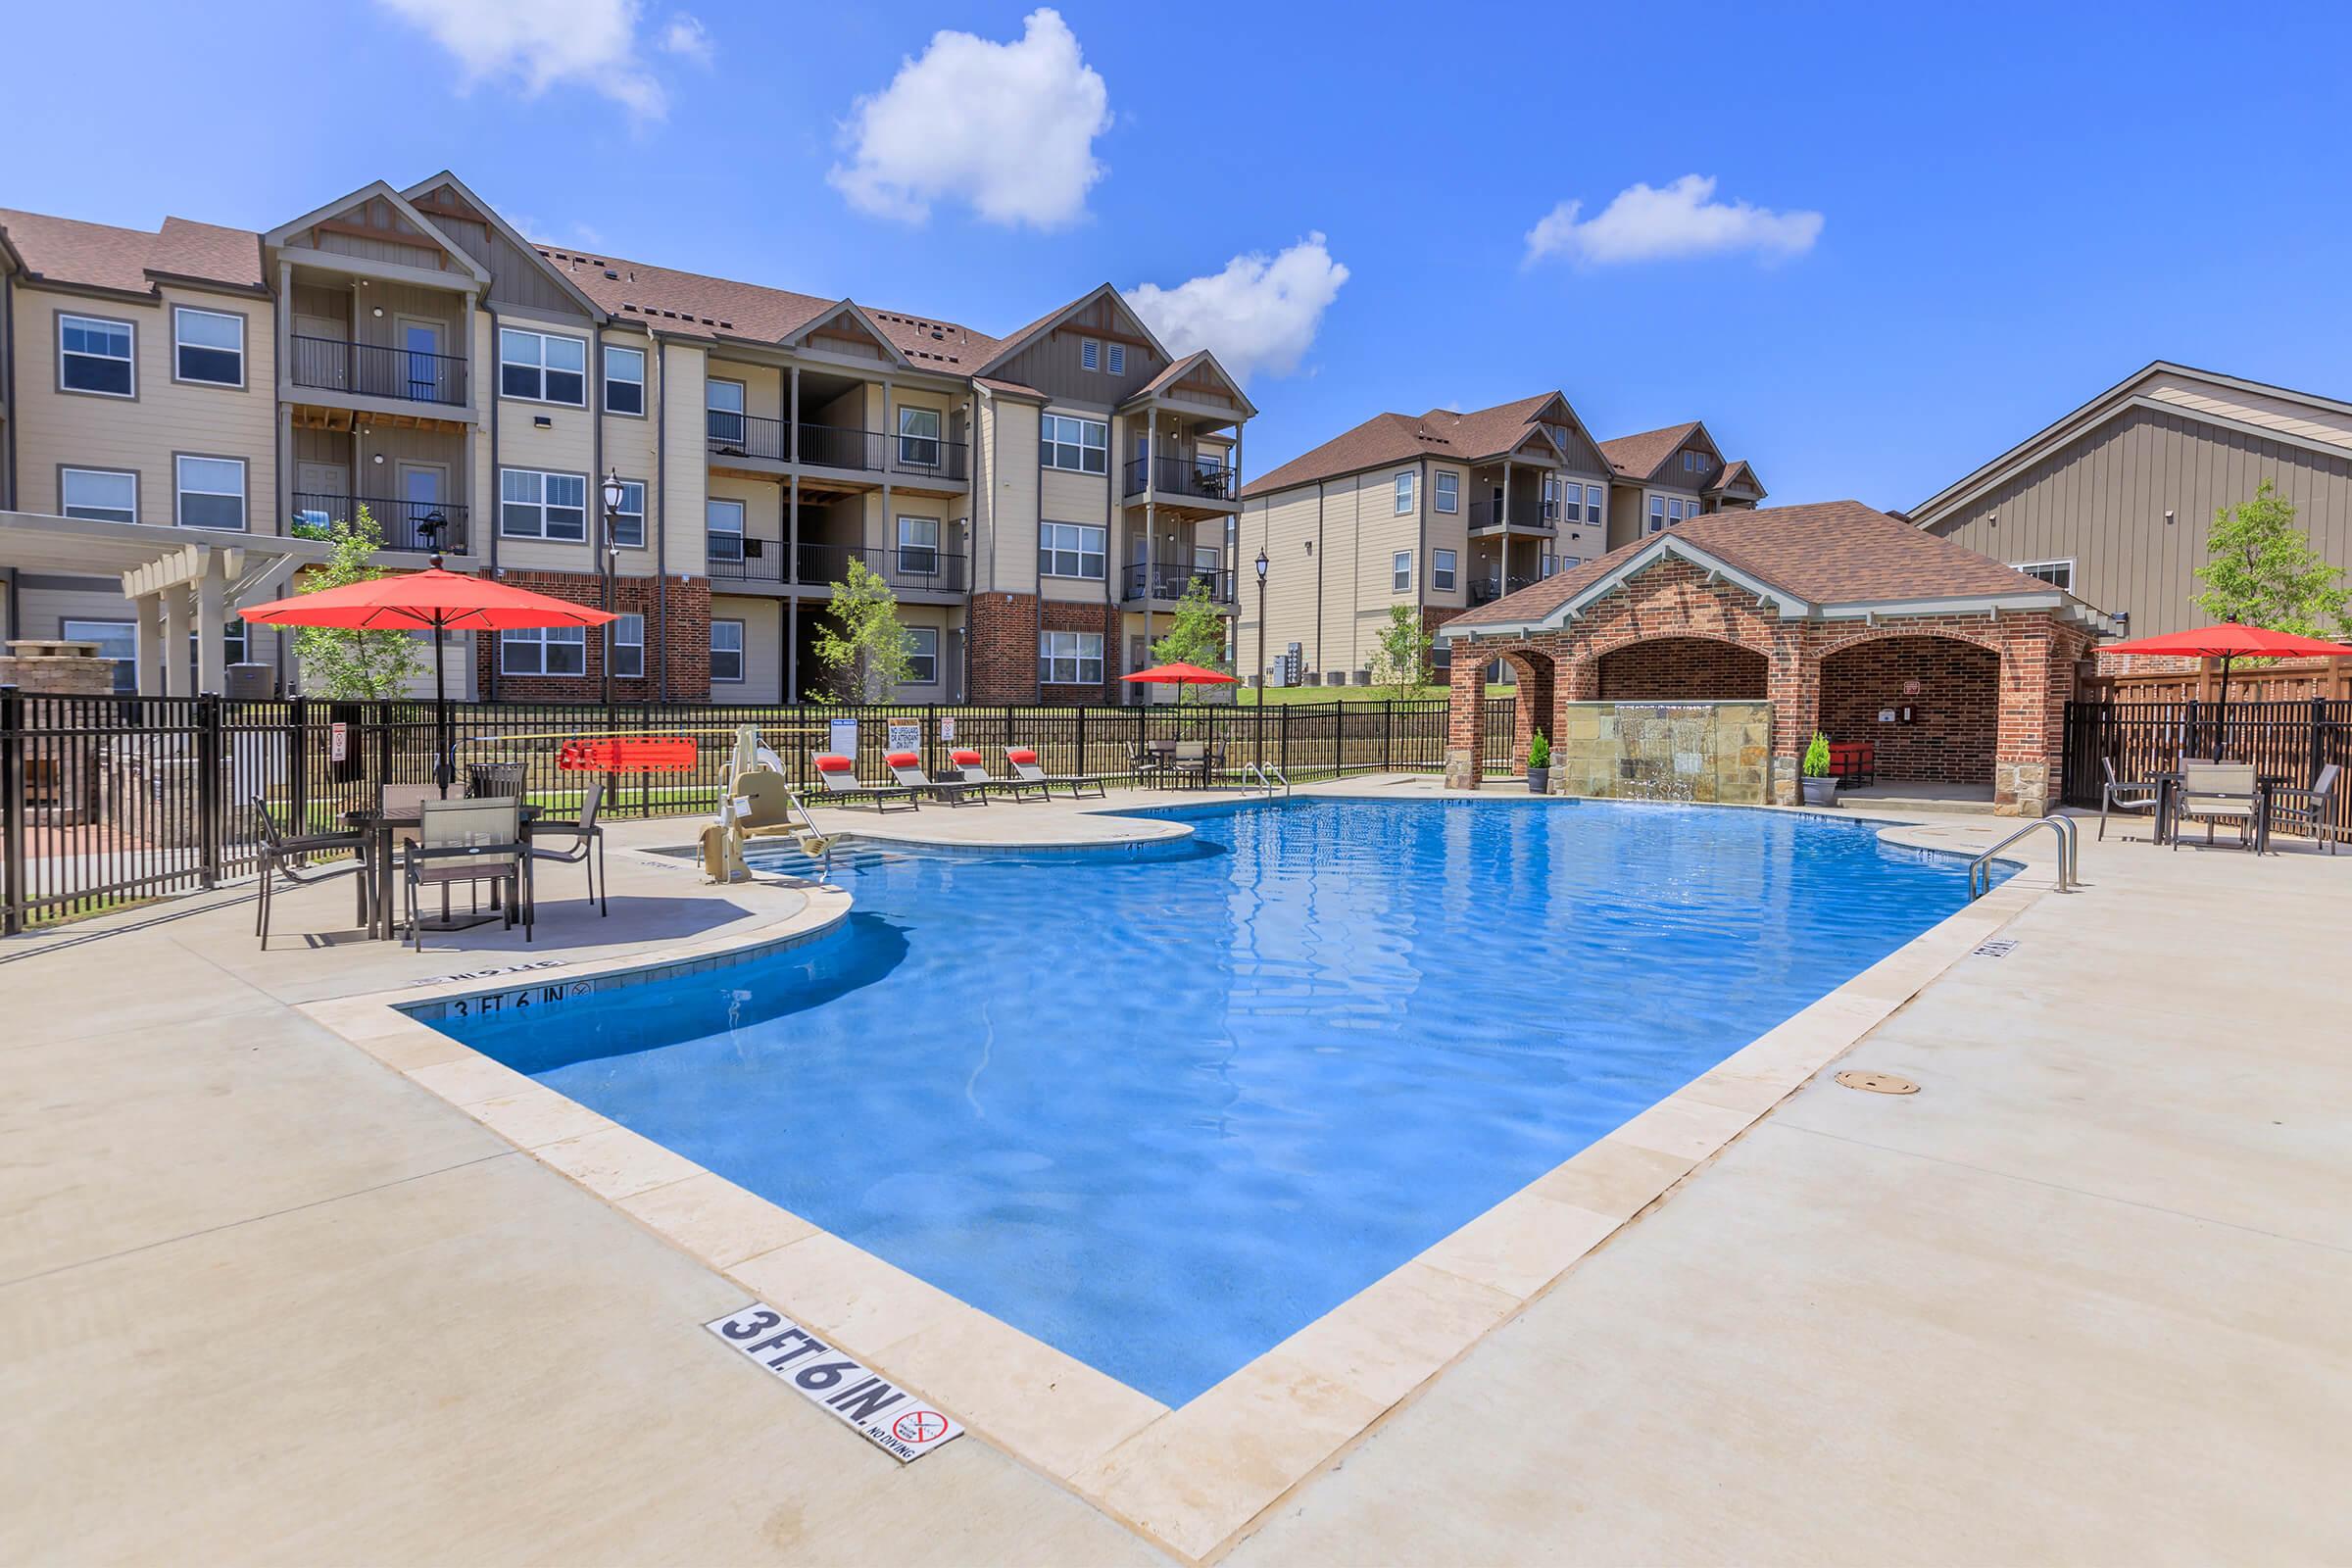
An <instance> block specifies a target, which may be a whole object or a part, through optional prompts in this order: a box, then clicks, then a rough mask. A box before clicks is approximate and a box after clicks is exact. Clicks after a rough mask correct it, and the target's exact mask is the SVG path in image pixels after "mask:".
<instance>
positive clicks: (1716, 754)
mask: <svg viewBox="0 0 2352 1568" xmlns="http://www.w3.org/2000/svg"><path fill="white" fill-rule="evenodd" d="M1557 711H1558V713H1559V723H1560V731H1561V737H1560V740H1559V741H1558V743H1557V744H1556V745H1554V747H1553V748H1552V754H1551V766H1552V776H1551V787H1552V790H1553V792H1554V793H1556V794H1561V795H1591V796H1598V797H1601V798H1603V799H1614V800H1638V801H1691V802H1696V803H1699V804H1702V805H1725V806H1762V805H1764V804H1766V803H1767V802H1768V801H1769V800H1770V799H1771V789H1770V786H1771V771H1772V770H1771V759H1772V705H1771V704H1770V703H1578V702H1567V703H1561V704H1560V705H1559V706H1558V710H1557Z"/></svg>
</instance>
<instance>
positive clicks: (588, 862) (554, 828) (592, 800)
mask: <svg viewBox="0 0 2352 1568" xmlns="http://www.w3.org/2000/svg"><path fill="white" fill-rule="evenodd" d="M519 782H520V781H519V780H517V783H519ZM604 804H605V781H604V778H603V776H602V775H601V774H600V775H598V776H597V777H594V778H591V779H590V780H589V781H588V793H587V795H586V796H585V797H584V798H583V799H582V800H581V802H580V814H579V817H578V819H577V820H575V821H569V822H565V821H558V820H553V819H551V818H548V817H544V816H542V817H539V818H537V819H535V820H534V821H533V822H532V823H531V858H532V859H534V860H554V861H556V862H557V863H559V864H562V865H584V866H586V867H587V868H588V898H589V901H590V902H591V903H593V904H594V905H595V906H596V912H597V913H599V914H611V913H612V912H613V907H612V904H611V902H610V900H611V898H612V893H613V884H612V879H611V877H610V875H609V873H607V871H606V870H605V830H604V829H603V828H601V827H599V826H597V822H596V817H597V812H598V811H599V810H601V809H603V807H604ZM566 838H567V839H569V840H571V846H570V848H568V849H562V850H558V849H551V848H549V847H548V846H547V845H545V844H543V843H541V842H540V841H541V840H543V839H566ZM599 888H602V889H603V892H602V893H601V894H600V893H599V891H598V890H599Z"/></svg>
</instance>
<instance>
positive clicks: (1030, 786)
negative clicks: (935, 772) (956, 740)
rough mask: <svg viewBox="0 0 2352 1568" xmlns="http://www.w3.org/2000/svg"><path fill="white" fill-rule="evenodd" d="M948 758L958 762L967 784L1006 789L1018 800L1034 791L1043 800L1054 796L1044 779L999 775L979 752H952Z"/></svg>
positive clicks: (958, 767)
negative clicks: (1002, 776)
mask: <svg viewBox="0 0 2352 1568" xmlns="http://www.w3.org/2000/svg"><path fill="white" fill-rule="evenodd" d="M948 760H949V761H951V762H953V763H955V764H956V772H958V773H960V774H962V775H963V781H964V782H965V783H966V784H971V785H976V786H978V787H979V788H981V789H984V790H1004V791H1005V793H1007V794H1009V795H1010V796H1011V797H1012V798H1013V799H1014V800H1016V801H1017V800H1019V799H1020V798H1021V797H1022V796H1023V795H1028V794H1031V793H1034V794H1035V796H1036V798H1037V799H1038V800H1041V801H1048V800H1052V799H1053V798H1054V792H1053V791H1052V790H1051V789H1049V788H1048V787H1047V786H1046V785H1045V783H1044V782H1043V781H1042V780H1037V779H1026V778H999V777H997V776H996V775H995V774H994V773H991V772H990V771H989V770H988V767H987V764H985V763H983V762H982V761H981V760H980V754H979V753H978V752H950V753H949V754H948Z"/></svg>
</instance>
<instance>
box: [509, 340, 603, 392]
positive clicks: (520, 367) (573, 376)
mask: <svg viewBox="0 0 2352 1568" xmlns="http://www.w3.org/2000/svg"><path fill="white" fill-rule="evenodd" d="M498 391H499V395H500V396H501V397H509V398H523V399H526V400H528V401H530V402H533V403H568V404H570V405H571V406H572V407H573V408H585V407H587V404H588V340H587V339H586V338H578V337H558V336H557V335H556V334H554V333H553V332H525V331H521V330H519V329H518V328H515V327H512V326H502V327H500V328H499V329H498Z"/></svg>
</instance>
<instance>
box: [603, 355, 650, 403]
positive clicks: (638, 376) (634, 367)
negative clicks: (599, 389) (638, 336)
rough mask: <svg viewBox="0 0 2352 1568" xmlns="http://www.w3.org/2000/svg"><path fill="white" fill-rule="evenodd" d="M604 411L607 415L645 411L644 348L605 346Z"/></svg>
mask: <svg viewBox="0 0 2352 1568" xmlns="http://www.w3.org/2000/svg"><path fill="white" fill-rule="evenodd" d="M605 410H606V412H607V413H610V414H643V413H644V412H645V350H643V349H623V348H614V347H613V345H612V344H610V343H608V344H606V345H605Z"/></svg>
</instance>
